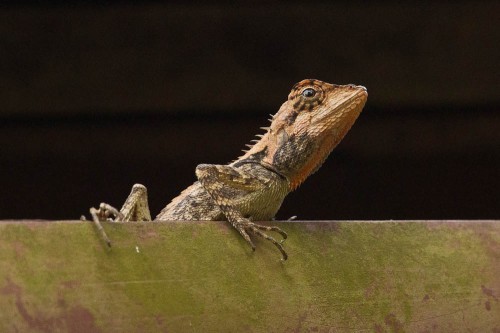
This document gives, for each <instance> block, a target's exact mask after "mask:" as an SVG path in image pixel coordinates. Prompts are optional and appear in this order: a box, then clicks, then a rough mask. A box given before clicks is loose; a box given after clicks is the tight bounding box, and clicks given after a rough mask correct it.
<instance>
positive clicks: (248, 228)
mask: <svg viewBox="0 0 500 333" xmlns="http://www.w3.org/2000/svg"><path fill="white" fill-rule="evenodd" d="M234 226H235V227H236V229H237V230H238V231H239V233H240V234H241V235H242V236H243V238H244V239H245V240H246V241H247V242H248V243H249V244H250V246H251V247H252V250H253V251H255V244H254V243H253V241H252V240H251V239H250V236H249V235H248V232H251V233H253V234H255V235H258V236H260V237H262V238H264V239H267V240H268V241H270V242H271V243H273V244H274V245H275V246H276V247H277V248H278V250H279V251H280V252H281V255H282V259H281V260H283V261H285V260H287V259H288V254H287V253H286V251H285V249H284V248H283V245H282V243H283V242H284V241H285V239H286V238H287V237H288V235H287V233H286V232H285V231H283V230H282V229H281V228H278V227H274V226H265V225H260V224H256V223H253V222H250V221H248V220H247V221H241V222H237V223H235V224H234ZM263 230H264V231H274V232H277V233H279V234H280V235H281V236H282V237H283V239H282V240H281V241H279V242H278V241H277V240H276V239H274V238H273V237H271V236H269V235H268V234H266V233H265V232H263Z"/></svg>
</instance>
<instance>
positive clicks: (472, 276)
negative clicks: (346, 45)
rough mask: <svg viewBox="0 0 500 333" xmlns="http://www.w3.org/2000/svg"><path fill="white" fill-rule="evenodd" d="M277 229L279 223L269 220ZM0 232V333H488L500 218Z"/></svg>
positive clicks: (34, 224) (37, 227)
mask: <svg viewBox="0 0 500 333" xmlns="http://www.w3.org/2000/svg"><path fill="white" fill-rule="evenodd" d="M276 224H278V223H277V222H276ZM279 224H280V226H281V227H282V228H283V229H285V230H286V231H287V232H288V233H289V239H288V240H287V241H286V243H285V247H286V249H287V250H288V252H289V255H290V259H289V260H288V261H287V262H280V260H279V258H280V256H279V253H278V251H277V250H276V249H275V248H274V247H273V246H272V245H271V244H269V243H267V242H265V241H263V240H258V241H257V251H256V252H255V253H252V252H251V251H250V249H249V248H248V246H247V245H246V244H245V243H244V241H243V240H242V239H241V237H239V236H238V235H237V234H236V232H235V231H234V230H232V229H231V228H230V227H229V226H228V225H227V224H226V223H222V222H190V223H180V222H170V223H167V222H158V223H106V224H105V228H106V230H107V232H108V234H109V236H110V238H111V239H112V240H113V242H114V245H113V247H112V249H111V250H109V249H107V248H106V247H105V246H103V244H102V243H101V241H100V239H99V238H98V237H97V235H96V233H95V230H94V228H93V225H92V224H91V223H89V222H81V221H59V222H42V221H10V222H2V223H0V309H2V311H0V331H2V332H11V331H19V332H62V331H75V332H76V331H81V332H83V331H85V332H137V331H139V332H152V331H172V332H186V331H195V332H197V331H203V332H236V331H251V332H290V331H297V332H310V331H311V332H353V331H360V330H366V331H375V332H403V331H408V332H417V331H418V332H420V331H422V332H423V331H439V332H459V331H464V330H468V331H474V332H492V331H495V330H498V329H499V328H500V326H499V323H500V303H499V297H500V221H385V222H376V221H375V222H354V221H353V222H335V221H320V222H287V223H279Z"/></svg>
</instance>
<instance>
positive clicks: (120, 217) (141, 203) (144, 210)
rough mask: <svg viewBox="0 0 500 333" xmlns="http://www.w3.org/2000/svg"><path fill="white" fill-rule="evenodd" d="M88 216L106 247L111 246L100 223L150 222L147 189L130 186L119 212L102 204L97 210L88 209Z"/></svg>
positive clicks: (136, 185)
mask: <svg viewBox="0 0 500 333" xmlns="http://www.w3.org/2000/svg"><path fill="white" fill-rule="evenodd" d="M90 215H91V216H92V220H93V221H94V224H95V225H96V227H97V231H98V232H99V233H100V234H101V237H102V238H103V239H104V241H105V242H106V244H107V245H108V246H111V241H110V239H109V237H108V235H107V234H106V232H105V231H104V228H103V227H102V224H101V221H114V222H126V221H151V213H150V212H149V205H148V194H147V189H146V187H145V186H144V185H141V184H135V185H134V186H132V190H131V191H130V194H129V196H128V197H127V199H126V200H125V203H124V204H123V206H122V208H121V209H120V210H119V211H118V210H117V209H116V208H114V207H113V206H111V205H109V204H107V203H104V202H103V203H101V204H100V205H99V208H97V209H96V208H94V207H92V208H90Z"/></svg>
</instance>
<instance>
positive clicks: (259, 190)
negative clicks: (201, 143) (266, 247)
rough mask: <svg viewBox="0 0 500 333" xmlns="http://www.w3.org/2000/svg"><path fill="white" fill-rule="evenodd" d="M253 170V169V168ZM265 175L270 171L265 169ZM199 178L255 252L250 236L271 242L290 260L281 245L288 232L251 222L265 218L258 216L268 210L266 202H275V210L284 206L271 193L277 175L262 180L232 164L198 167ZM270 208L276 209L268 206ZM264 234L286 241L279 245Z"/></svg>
mask: <svg viewBox="0 0 500 333" xmlns="http://www.w3.org/2000/svg"><path fill="white" fill-rule="evenodd" d="M254 168H261V166H257V165H256V164H255V166H254ZM250 170H252V169H251V168H250ZM265 172H270V171H268V170H266V171H265ZM196 176H197V177H198V180H199V181H200V183H201V184H202V186H203V188H204V189H205V190H206V191H207V192H208V193H209V195H210V196H211V198H212V199H213V200H214V202H215V203H216V204H217V205H218V206H219V208H220V209H221V211H222V213H223V214H224V215H225V217H226V218H227V220H228V221H229V223H231V225H232V226H233V227H234V228H235V229H236V230H237V231H238V232H239V233H240V234H241V235H242V236H243V238H244V239H245V240H246V241H247V242H248V243H249V244H250V246H251V247H252V250H255V244H254V243H253V241H252V240H251V238H250V235H249V233H251V234H255V235H258V236H260V237H262V238H264V239H267V240H269V241H270V242H271V243H273V244H274V245H275V246H276V247H277V248H278V250H279V251H280V252H281V254H282V257H283V260H286V259H287V258H288V255H287V253H286V251H285V249H284V248H283V245H282V242H283V241H284V240H285V239H286V238H287V234H286V232H285V231H283V230H282V229H280V228H278V227H275V226H264V225H259V224H256V223H254V222H252V221H251V220H252V219H253V218H254V216H265V213H264V214H263V215H259V213H260V212H258V211H259V210H260V209H262V210H265V208H264V207H260V205H261V204H262V203H263V202H271V206H272V202H276V203H277V207H275V208H276V210H277V209H278V208H279V205H281V201H282V198H275V197H273V196H276V195H278V194H276V193H275V192H272V191H270V189H271V187H272V184H271V183H272V182H273V181H274V180H273V179H274V176H275V175H274V174H272V173H271V178H265V177H261V178H259V177H258V176H256V174H255V173H252V172H249V170H245V169H241V168H236V167H234V166H230V165H210V164H200V165H198V167H197V168H196ZM278 196H279V195H278ZM283 197H284V196H283ZM267 209H268V210H270V211H272V210H273V209H272V208H271V209H269V207H267ZM270 217H272V216H270ZM270 217H268V218H270ZM264 231H274V232H277V233H279V234H280V235H281V236H282V237H283V240H281V241H280V242H278V241H277V240H276V239H274V238H273V237H271V236H269V235H268V234H266V233H265V232H264Z"/></svg>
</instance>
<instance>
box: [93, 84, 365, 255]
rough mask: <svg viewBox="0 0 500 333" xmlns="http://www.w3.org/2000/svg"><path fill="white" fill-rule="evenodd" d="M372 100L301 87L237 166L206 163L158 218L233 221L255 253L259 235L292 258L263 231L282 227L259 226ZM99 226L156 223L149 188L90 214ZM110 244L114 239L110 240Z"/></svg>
mask: <svg viewBox="0 0 500 333" xmlns="http://www.w3.org/2000/svg"><path fill="white" fill-rule="evenodd" d="M367 97H368V94H367V91H366V89H365V88H364V87H362V86H355V85H333V84H329V83H326V82H322V81H319V80H310V79H308V80H302V81H301V82H299V83H297V84H295V85H294V86H293V88H292V90H291V92H290V94H289V95H288V99H287V101H286V102H285V103H283V105H282V106H281V108H280V109H279V111H278V112H277V113H276V114H275V115H274V116H272V119H271V125H270V126H269V127H265V128H263V129H265V130H266V132H265V133H264V134H263V135H258V137H259V138H260V139H259V140H255V141H254V142H255V143H254V144H253V145H251V146H249V147H250V149H249V150H248V151H246V152H245V153H244V154H243V155H242V156H240V157H239V158H238V159H236V160H235V161H233V162H231V163H229V164H227V165H212V164H200V165H198V166H197V167H196V176H197V178H198V181H196V182H195V183H194V184H193V185H191V186H189V187H188V188H186V189H185V190H184V191H182V192H181V193H180V195H179V196H177V197H176V198H174V199H173V200H172V201H171V202H170V203H169V204H168V205H167V206H166V207H165V208H164V209H163V210H162V211H161V212H160V213H159V214H158V215H157V216H156V219H155V220H212V221H222V220H227V221H229V222H230V223H231V224H232V225H233V226H234V227H235V228H236V229H237V230H238V231H239V233H240V234H241V235H242V236H243V237H244V238H245V240H246V241H247V242H248V243H249V244H250V245H251V246H252V248H253V249H255V246H254V244H253V242H252V240H251V239H250V236H249V234H252V233H253V234H257V235H259V236H261V237H263V238H265V239H268V240H270V241H271V242H272V243H273V244H274V245H276V246H277V247H278V249H279V250H280V251H281V253H282V255H283V259H284V260H286V258H287V254H286V252H285V250H284V249H283V246H282V245H281V242H277V241H276V240H275V239H274V238H273V237H271V236H269V235H267V233H265V232H264V231H275V232H278V233H280V234H281V235H282V237H283V240H284V239H285V238H286V233H285V232H284V231H282V230H281V229H280V228H278V227H272V226H262V225H259V224H255V223H253V222H252V221H262V220H270V219H272V218H274V216H275V214H276V213H277V211H278V209H279V208H280V206H281V204H282V202H283V200H284V198H285V197H286V195H287V194H288V193H290V192H291V191H293V190H295V189H296V188H297V187H298V186H299V185H300V184H301V183H302V182H303V181H304V180H305V179H306V178H307V177H308V176H309V175H311V174H312V173H314V172H315V171H316V170H318V169H319V167H320V166H321V164H322V163H323V162H324V161H325V159H326V158H327V157H328V155H329V154H330V152H331V151H332V150H333V149H334V148H335V146H336V145H337V144H338V143H339V142H340V141H341V140H342V138H343V137H344V136H345V134H346V133H347V131H349V129H350V128H351V126H352V125H353V123H354V122H355V120H356V119H357V117H358V115H359V114H360V112H361V110H362V109H363V106H364V104H365V103H366V100H367ZM90 211H91V214H92V217H93V220H94V222H95V223H96V224H97V225H98V228H99V229H100V230H101V231H102V232H103V237H105V238H106V239H107V236H106V235H105V233H104V231H103V229H102V226H101V225H100V223H99V222H100V221H102V220H106V219H108V218H109V217H110V216H111V215H114V216H115V219H114V220H115V221H150V220H151V216H150V213H149V208H148V202H147V193H146V188H145V187H144V186H143V185H140V184H136V185H134V186H133V188H132V192H131V193H130V195H129V197H128V198H127V200H126V201H125V203H124V205H123V207H122V209H121V210H120V211H118V210H116V209H114V208H113V207H111V206H109V205H107V204H104V203H102V204H101V205H100V207H99V209H95V208H91V210H90ZM107 241H108V244H110V243H109V239H107Z"/></svg>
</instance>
